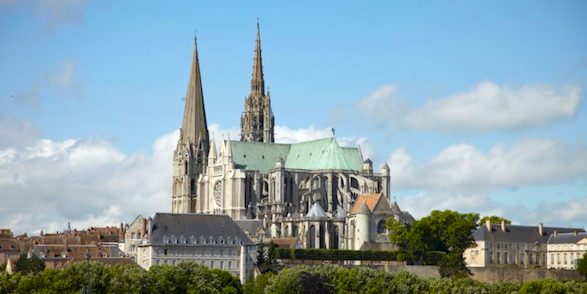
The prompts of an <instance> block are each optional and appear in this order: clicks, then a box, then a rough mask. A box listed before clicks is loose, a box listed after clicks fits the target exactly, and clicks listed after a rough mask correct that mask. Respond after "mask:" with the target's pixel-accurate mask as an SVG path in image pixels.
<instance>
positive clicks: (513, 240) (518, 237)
mask: <svg viewBox="0 0 587 294" xmlns="http://www.w3.org/2000/svg"><path fill="white" fill-rule="evenodd" d="M555 231H556V232H560V233H571V232H575V231H580V232H582V231H584V230H583V229H576V228H555V227H544V226H543V225H542V224H539V225H538V226H519V225H507V224H505V223H504V222H502V223H501V224H492V223H491V222H490V221H489V220H487V221H486V222H485V224H483V225H481V226H479V228H477V229H476V230H474V231H473V238H474V239H475V242H476V243H477V246H475V247H471V248H468V249H467V250H465V252H464V253H463V256H464V258H465V262H466V263H467V266H469V267H496V266H517V267H521V268H536V267H540V268H546V267H547V260H546V257H547V252H548V251H547V243H548V239H549V237H550V236H551V235H552V234H554V232H555Z"/></svg>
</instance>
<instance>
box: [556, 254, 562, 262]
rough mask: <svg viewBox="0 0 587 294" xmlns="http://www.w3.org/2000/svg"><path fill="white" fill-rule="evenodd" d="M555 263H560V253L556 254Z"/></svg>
mask: <svg viewBox="0 0 587 294" xmlns="http://www.w3.org/2000/svg"><path fill="white" fill-rule="evenodd" d="M556 264H561V254H560V253H557V254H556Z"/></svg>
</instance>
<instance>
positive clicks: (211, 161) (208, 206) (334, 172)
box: [172, 23, 414, 250]
mask: <svg viewBox="0 0 587 294" xmlns="http://www.w3.org/2000/svg"><path fill="white" fill-rule="evenodd" d="M261 53H262V51H261V35H260V30H259V24H258V23H257V38H256V41H255V55H254V61H253V73H252V78H251V89H250V93H249V94H248V96H247V98H246V100H245V103H244V110H243V113H242V116H241V136H240V140H223V141H222V142H219V148H218V150H217V145H216V142H214V139H213V138H210V136H209V134H208V127H207V121H206V111H205V107H204V95H203V90H202V80H201V73H200V66H199V56H198V48H197V43H196V42H194V50H193V57H192V65H191V70H190V77H189V82H188V88H187V94H186V98H185V110H184V115H183V121H182V124H181V129H180V137H179V140H178V142H177V147H176V149H175V150H174V155H173V185H172V213H204V214H226V215H229V216H230V217H231V218H232V219H234V220H236V221H239V220H251V221H257V222H258V223H259V229H258V231H257V232H250V233H252V234H262V235H263V237H267V238H298V239H299V241H300V242H301V244H303V247H305V248H333V249H337V248H340V249H354V250H359V249H365V248H372V249H373V248H378V247H377V246H379V248H382V247H381V246H386V245H389V241H388V239H387V231H386V228H385V220H386V219H387V218H389V217H395V218H396V219H398V220H399V221H401V222H403V223H405V224H408V225H409V224H410V223H411V222H413V220H414V219H413V217H412V216H411V215H410V214H409V213H407V212H403V211H401V210H400V209H399V207H398V205H397V203H396V202H395V201H392V200H391V198H390V190H389V189H390V182H389V181H390V180H389V179H390V175H389V167H388V166H387V164H384V165H383V166H382V167H381V168H380V169H379V170H378V171H374V169H373V163H372V161H371V160H370V159H365V158H363V155H362V153H361V149H360V148H359V147H358V146H357V147H344V146H341V145H339V143H338V142H337V140H336V138H335V137H334V136H332V137H327V138H322V139H318V140H313V141H307V142H300V143H293V144H281V143H275V142H274V141H275V135H274V126H275V117H274V115H273V111H272V110H271V96H270V94H269V92H268V91H266V90H265V80H264V77H263V60H262V54H261Z"/></svg>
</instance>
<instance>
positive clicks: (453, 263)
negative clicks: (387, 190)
mask: <svg viewBox="0 0 587 294" xmlns="http://www.w3.org/2000/svg"><path fill="white" fill-rule="evenodd" d="M478 220H479V215H478V214H475V213H459V212H456V211H451V210H445V211H439V210H434V211H432V212H431V213H430V215H429V216H426V217H423V218H421V219H420V220H418V221H416V222H414V223H413V224H412V226H411V227H410V228H409V230H408V229H407V228H405V227H404V226H403V225H402V224H401V223H399V222H398V221H396V220H394V219H389V220H388V221H387V223H386V224H387V228H388V229H389V231H390V233H389V239H390V240H391V242H392V243H394V244H395V245H396V246H397V247H398V260H399V259H404V258H405V259H408V260H412V261H419V262H422V258H423V255H424V254H425V253H426V252H429V251H441V252H445V253H447V254H446V255H445V256H443V257H442V260H441V262H440V266H441V271H440V273H441V274H442V275H443V276H451V277H457V276H462V275H463V274H465V275H466V274H468V273H469V271H468V270H467V268H466V266H465V262H464V260H463V252H464V251H465V249H467V248H468V247H471V246H473V245H474V244H475V240H474V239H473V236H472V231H473V230H474V229H475V228H476V227H477V222H478Z"/></svg>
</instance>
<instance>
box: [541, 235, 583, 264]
mask: <svg viewBox="0 0 587 294" xmlns="http://www.w3.org/2000/svg"><path fill="white" fill-rule="evenodd" d="M547 247H548V248H547V250H548V262H547V267H548V268H560V269H571V270H574V269H577V264H578V261H579V259H581V258H583V255H584V254H585V253H587V233H585V232H580V233H579V232H577V231H574V232H572V233H559V232H558V231H555V232H554V233H553V234H552V235H550V238H548V245H547Z"/></svg>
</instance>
